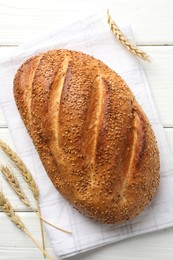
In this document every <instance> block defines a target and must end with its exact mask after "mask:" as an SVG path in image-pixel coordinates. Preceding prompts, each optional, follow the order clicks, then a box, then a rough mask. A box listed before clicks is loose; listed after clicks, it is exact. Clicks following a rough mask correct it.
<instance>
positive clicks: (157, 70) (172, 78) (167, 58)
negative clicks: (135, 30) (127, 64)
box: [141, 46, 173, 127]
mask: <svg viewBox="0 0 173 260" xmlns="http://www.w3.org/2000/svg"><path fill="white" fill-rule="evenodd" d="M141 49H143V50H144V51H146V52H147V53H148V54H149V55H150V56H151V59H152V62H151V63H143V66H144V69H145V71H146V75H147V78H148V81H149V84H150V87H151V91H152V94H153V98H154V100H155V103H156V107H157V109H158V112H159V115H160V117H161V121H162V123H163V126H164V127H173V84H172V82H173V73H172V70H171V69H170V68H173V46H145V47H144V46H143V47H141Z"/></svg>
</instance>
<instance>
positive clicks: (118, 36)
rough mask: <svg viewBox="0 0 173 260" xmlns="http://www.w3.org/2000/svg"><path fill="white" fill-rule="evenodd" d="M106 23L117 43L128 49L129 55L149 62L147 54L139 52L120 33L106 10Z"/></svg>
mask: <svg viewBox="0 0 173 260" xmlns="http://www.w3.org/2000/svg"><path fill="white" fill-rule="evenodd" d="M107 21H108V24H109V26H110V28H111V31H112V32H113V34H114V35H115V37H116V39H117V40H118V41H119V43H120V44H122V45H123V46H124V47H126V48H127V49H128V51H129V52H130V53H132V54H133V55H135V56H137V57H139V58H141V59H143V60H145V61H150V57H149V55H148V54H146V53H145V52H144V51H142V50H140V49H139V48H138V47H137V46H136V45H134V44H133V43H131V42H130V41H129V40H128V39H127V37H126V36H124V34H123V33H122V31H121V30H120V28H119V27H118V26H117V24H116V23H115V21H113V20H112V18H111V16H110V13H109V10H107Z"/></svg>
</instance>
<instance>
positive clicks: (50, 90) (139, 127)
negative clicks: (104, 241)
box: [14, 50, 160, 224]
mask: <svg viewBox="0 0 173 260" xmlns="http://www.w3.org/2000/svg"><path fill="white" fill-rule="evenodd" d="M14 97H15V100H16V104H17V107H18V110H19V112H20V114H21V117H22V119H23V121H24V123H25V125H26V127H27V129H28V132H29V134H30V135H31V137H32V139H33V142H34V145H35V147H36V149H37V151H38V154H39V156H40V159H41V160H42V163H43V165H44V167H45V170H46V171H47V173H48V175H49V177H50V179H51V180H52V182H53V184H54V186H55V187H56V188H57V189H58V191H59V192H60V193H61V194H62V196H63V197H64V198H66V199H67V200H68V201H69V203H70V204H72V205H73V206H74V207H75V208H76V209H77V210H79V211H80V212H81V213H83V214H84V215H86V216H88V217H90V218H91V219H93V220H95V221H99V222H102V223H112V224H114V223H120V222H123V221H126V220H129V219H131V218H133V217H134V216H136V215H138V214H139V213H140V212H141V211H143V210H144V208H145V207H146V206H147V205H148V204H149V203H150V201H151V200H152V199H153V197H154V196H155V194H156V191H157V188H158V185H159V168H160V164H159V152H158V147H157V142H156V138H155V136H154V133H153V130H152V128H151V126H150V123H149V121H148V119H147V117H146V115H145V114H144V112H143V110H142V108H141V107H140V106H139V104H138V103H137V101H136V99H135V97H134V95H133V93H132V92H131V90H130V89H129V87H128V86H127V85H126V83H125V82H124V81H123V79H121V77H120V76H119V75H118V74H116V73H115V72H114V71H112V70H111V69H110V68H109V67H107V66H106V65H105V64H104V63H102V62H101V61H99V60H97V59H95V58H93V57H91V56H89V55H86V54H83V53H81V52H75V51H69V50H53V51H48V52H46V53H42V54H40V55H38V56H35V57H33V58H31V59H29V60H28V61H26V62H25V63H24V64H23V65H22V66H21V67H20V68H19V70H18V71H17V73H16V76H15V79H14Z"/></svg>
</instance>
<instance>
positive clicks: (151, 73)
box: [0, 46, 173, 127]
mask: <svg viewBox="0 0 173 260" xmlns="http://www.w3.org/2000/svg"><path fill="white" fill-rule="evenodd" d="M14 48H15V47H0V56H1V55H5V54H4V53H5V52H6V53H8V52H9V51H11V50H12V49H14ZM141 48H142V49H143V50H145V51H146V52H147V53H148V54H150V56H151V58H152V62H151V63H143V65H144V69H145V71H146V75H147V77H148V80H149V83H150V87H151V90H152V93H153V97H154V100H155V103H156V106H157V109H158V112H159V115H160V117H161V121H162V123H163V125H164V126H165V127H173V105H172V100H173V84H172V82H173V73H172V72H171V70H170V68H173V46H142V47H141ZM4 126H6V121H5V119H4V116H3V114H2V111H1V109H0V127H4Z"/></svg>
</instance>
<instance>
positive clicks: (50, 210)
mask: <svg viewBox="0 0 173 260" xmlns="http://www.w3.org/2000/svg"><path fill="white" fill-rule="evenodd" d="M121 29H122V30H123V31H124V33H125V34H126V36H127V37H128V38H130V39H131V40H132V33H131V30H130V26H125V27H121ZM59 48H66V49H71V50H76V51H82V52H84V53H87V54H90V55H92V56H94V57H95V58H98V59H100V60H102V61H103V62H105V63H106V64H107V65H108V66H109V67H110V68H111V69H113V70H115V71H116V72H118V73H119V74H120V75H121V76H122V78H123V79H125V81H126V82H127V84H128V85H129V87H130V88H131V89H132V91H133V93H134V94H135V96H136V98H137V100H138V102H139V103H140V105H141V106H142V107H143V109H144V111H145V112H146V114H147V116H148V118H149V120H150V122H151V124H152V126H153V129H154V131H155V134H156V136H157V140H158V145H159V149H160V159H161V180H160V187H159V191H158V193H157V196H156V198H155V199H154V201H153V202H152V204H151V205H150V206H149V207H148V208H146V210H145V211H144V212H143V213H142V214H140V215H139V216H137V217H135V218H134V219H133V220H131V221H128V222H126V223H124V224H121V225H104V224H97V223H95V222H93V221H91V220H89V219H88V218H86V217H85V216H83V215H81V214H80V213H78V211H77V210H75V209H73V208H72V206H70V205H69V204H68V202H67V201H65V200H64V199H63V198H62V197H61V195H60V194H59V193H58V192H57V190H56V189H55V188H54V186H53V185H52V183H51V181H50V180H49V178H48V177H47V174H46V172H45V170H44V168H43V166H42V164H41V162H40V159H39V157H38V154H37V152H36V151H35V148H34V146H33V143H32V141H31V139H30V137H29V135H28V133H27V131H26V129H25V127H24V125H23V122H22V120H21V118H20V115H19V112H18V110H17V108H16V105H15V101H14V97H13V78H14V75H15V73H16V70H17V69H18V67H19V66H20V65H21V64H22V63H23V62H24V61H25V60H26V59H27V58H29V57H31V56H33V55H35V54H38V53H41V52H44V51H46V50H49V49H59ZM150 66H152V64H151V65H150ZM0 71H1V73H0V82H1V84H0V105H1V107H2V109H3V111H4V114H5V117H6V120H7V123H8V127H9V129H10V132H11V134H12V137H13V140H14V143H15V145H16V150H17V151H18V154H19V155H20V156H21V158H22V159H23V160H24V162H25V163H26V165H27V166H28V168H29V169H30V170H31V172H32V173H33V174H34V176H35V179H36V182H37V184H38V187H39V190H40V205H41V211H42V215H43V217H44V218H46V219H47V220H48V221H50V222H52V223H55V224H56V225H58V226H60V227H63V228H65V229H67V230H71V231H72V235H70V234H66V233H62V232H60V231H57V230H56V229H54V228H52V227H50V226H48V225H45V228H46V229H47V232H48V235H49V237H50V241H51V243H52V247H53V249H54V251H55V253H56V255H59V256H61V257H62V258H67V257H69V256H72V255H75V254H78V253H81V252H84V251H87V250H90V249H93V248H96V247H99V246H102V245H105V244H109V243H112V242H115V241H119V240H122V239H125V238H129V237H133V236H136V235H139V234H144V233H147V232H151V231H155V230H160V229H163V228H166V227H170V226H173V189H172V187H173V174H172V173H173V162H172V155H171V151H170V148H169V146H168V143H167V140H166V138H165V134H164V130H163V127H162V125H161V122H160V120H159V117H158V114H157V112H156V109H155V105H154V102H153V99H152V96H151V92H150V89H149V85H148V82H147V80H146V77H145V73H144V70H143V68H142V65H141V63H140V62H139V61H138V60H137V59H136V58H135V57H133V56H131V55H129V54H128V52H127V51H126V50H125V49H124V48H123V47H121V46H120V45H119V44H118V43H117V42H116V40H115V38H114V36H113V35H112V33H111V31H110V30H109V27H108V25H107V24H106V22H103V21H102V20H100V18H99V17H98V16H90V17H89V18H87V19H84V20H82V21H79V22H75V23H74V24H72V25H69V26H68V27H66V28H63V29H61V30H59V29H58V30H57V31H54V32H52V33H50V34H47V35H46V36H44V37H42V38H39V39H37V40H35V41H33V42H31V43H28V44H25V45H23V46H20V47H18V48H16V49H15V51H14V52H13V53H11V54H8V57H5V58H3V59H1V61H0Z"/></svg>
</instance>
